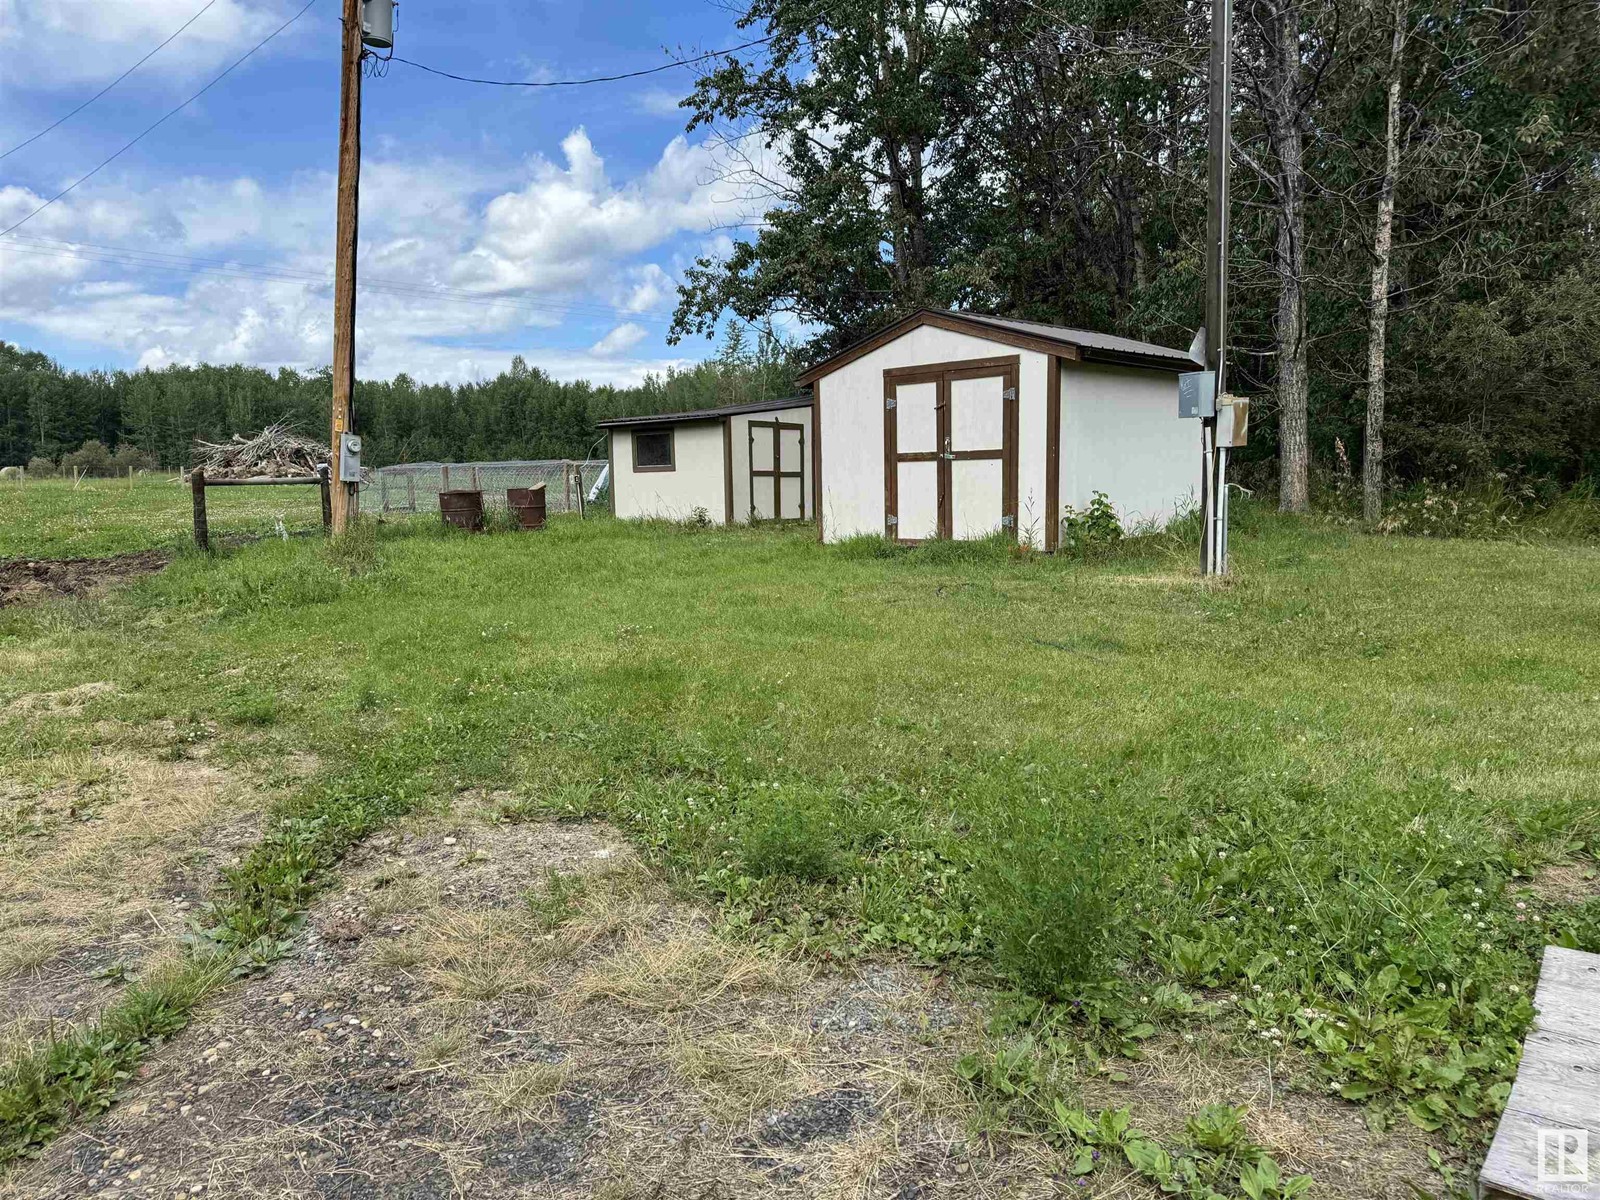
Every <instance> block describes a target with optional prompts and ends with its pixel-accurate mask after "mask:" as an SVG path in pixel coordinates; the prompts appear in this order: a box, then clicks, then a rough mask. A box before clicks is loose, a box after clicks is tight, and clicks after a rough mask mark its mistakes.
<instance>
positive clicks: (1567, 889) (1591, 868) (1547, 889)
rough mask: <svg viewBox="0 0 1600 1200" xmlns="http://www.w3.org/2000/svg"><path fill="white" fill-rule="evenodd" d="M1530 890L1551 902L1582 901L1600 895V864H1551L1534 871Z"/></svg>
mask: <svg viewBox="0 0 1600 1200" xmlns="http://www.w3.org/2000/svg"><path fill="white" fill-rule="evenodd" d="M1528 890H1529V891H1531V892H1532V893H1533V894H1534V895H1535V896H1537V897H1538V898H1539V899H1541V900H1544V901H1547V902H1549V903H1551V904H1581V903H1583V902H1584V901H1585V900H1590V899H1593V898H1594V897H1596V896H1600V867H1597V866H1596V865H1595V864H1594V863H1592V862H1584V861H1577V862H1556V863H1548V864H1546V865H1545V866H1543V867H1540V868H1539V869H1538V870H1537V871H1535V872H1534V873H1533V878H1532V879H1530V880H1529V881H1528Z"/></svg>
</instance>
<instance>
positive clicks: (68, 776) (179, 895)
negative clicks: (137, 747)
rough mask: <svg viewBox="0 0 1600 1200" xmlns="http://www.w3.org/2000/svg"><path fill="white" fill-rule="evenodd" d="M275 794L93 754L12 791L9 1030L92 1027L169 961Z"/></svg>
mask: <svg viewBox="0 0 1600 1200" xmlns="http://www.w3.org/2000/svg"><path fill="white" fill-rule="evenodd" d="M275 795H276V793H275V792H273V791H270V790H265V789H261V788H259V787H257V786H255V781H254V780H253V779H251V778H249V777H247V776H245V775H243V774H241V773H240V772H238V771H236V770H234V769H224V768H222V767H219V766H217V765H215V764H212V763H208V762H199V761H195V760H192V759H180V760H176V761H165V760H161V759H157V758H153V757H149V756H147V755H143V754H136V753H128V752H120V751H117V752H108V751H94V752H88V753H81V752H80V753H77V754H68V755H61V756H55V757H49V758H44V759H40V760H34V761H31V762H30V763H29V764H28V771H27V774H26V775H22V774H20V773H18V774H14V775H13V776H12V777H11V778H8V779H7V780H6V781H5V782H4V783H0V1022H11V1024H12V1032H13V1034H16V1033H27V1032H33V1033H36V1032H37V1031H38V1030H40V1029H42V1028H45V1027H48V1026H49V1025H51V1024H59V1023H60V1022H62V1021H72V1020H77V1019H80V1018H82V1017H85V1016H89V1015H92V1014H93V1013H94V1012H96V1011H98V1009H99V1008H100V1007H101V1006H102V1005H103V1003H104V1002H105V999H106V997H107V996H108V995H109V994H112V992H113V991H114V988H115V986H116V985H117V984H119V983H120V982H122V981H123V980H125V979H126V978H128V977H129V976H131V975H135V974H137V973H138V972H139V971H140V969H141V967H142V964H143V963H144V962H145V961H146V960H147V959H148V958H150V956H152V955H154V954H158V953H162V952H164V951H167V950H170V949H171V948H172V947H173V946H174V945H176V943H177V941H178V939H179V938H181V937H182V935H183V933H184V931H185V925H186V922H187V920H188V917H189V915H190V914H191V913H192V912H194V911H195V909H196V907H197V906H198V905H199V904H200V903H201V899H202V897H203V895H204V893H205V892H206V891H207V890H209V889H210V887H211V886H212V885H213V883H214V882H215V879H216V873H217V870H218V868H219V867H220V866H221V865H223V864H225V863H226V862H228V861H229V860H230V859H232V858H234V857H235V856H237V855H238V854H239V853H241V852H242V851H243V850H244V849H245V848H247V847H248V846H249V845H251V844H252V843H253V842H255V841H256V840H257V838H258V837H259V834H260V831H259V829H258V828H257V822H258V817H259V814H260V812H261V810H262V809H263V808H265V807H266V805H267V804H269V803H270V802H271V801H272V799H274V798H275Z"/></svg>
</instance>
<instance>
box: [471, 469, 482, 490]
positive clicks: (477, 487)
mask: <svg viewBox="0 0 1600 1200" xmlns="http://www.w3.org/2000/svg"><path fill="white" fill-rule="evenodd" d="M472 490H473V491H475V492H481V491H483V485H482V484H481V483H479V482H478V464H477V463H473V464H472Z"/></svg>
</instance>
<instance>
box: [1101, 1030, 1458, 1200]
mask: <svg viewBox="0 0 1600 1200" xmlns="http://www.w3.org/2000/svg"><path fill="white" fill-rule="evenodd" d="M1191 1036H1192V1037H1193V1040H1186V1039H1184V1038H1183V1037H1181V1036H1178V1035H1170V1036H1164V1037H1161V1038H1159V1039H1155V1040H1153V1041H1152V1042H1150V1043H1148V1044H1147V1046H1146V1049H1145V1055H1144V1058H1143V1060H1142V1061H1140V1062H1135V1063H1126V1064H1118V1065H1119V1068H1120V1069H1121V1071H1122V1072H1123V1073H1124V1074H1126V1075H1127V1080H1126V1081H1125V1082H1112V1081H1111V1080H1110V1079H1109V1078H1106V1077H1100V1078H1095V1079H1091V1080H1089V1081H1088V1082H1086V1083H1085V1086H1084V1089H1083V1099H1084V1102H1085V1104H1086V1105H1087V1106H1088V1107H1090V1108H1091V1109H1095V1108H1100V1107H1110V1108H1119V1107H1122V1106H1124V1105H1127V1106H1131V1107H1132V1109H1133V1120H1134V1124H1135V1125H1138V1126H1139V1127H1140V1128H1142V1129H1144V1130H1145V1131H1146V1132H1148V1133H1151V1134H1154V1135H1155V1136H1157V1137H1158V1138H1162V1139H1165V1140H1167V1141H1169V1143H1170V1142H1181V1141H1182V1139H1183V1135H1184V1122H1185V1120H1186V1119H1187V1118H1188V1117H1189V1116H1190V1115H1192V1114H1193V1113H1195V1112H1196V1111H1198V1110H1199V1109H1200V1108H1202V1107H1203V1106H1205V1105H1207V1104H1213V1103H1219V1102H1220V1103H1227V1104H1234V1105H1243V1106H1244V1107H1245V1108H1246V1109H1247V1110H1248V1112H1247V1114H1246V1117H1245V1124H1246V1126H1247V1127H1248V1129H1249V1131H1250V1135H1251V1137H1252V1138H1253V1139H1254V1140H1255V1141H1256V1142H1258V1143H1259V1144H1260V1145H1262V1146H1264V1147H1265V1148H1266V1150H1267V1151H1268V1153H1270V1154H1271V1155H1272V1156H1273V1157H1274V1158H1275V1159H1277V1161H1278V1163H1279V1165H1280V1166H1282V1167H1283V1168H1284V1169H1285V1170H1286V1171H1287V1172H1294V1173H1299V1172H1310V1173H1311V1174H1312V1175H1313V1177H1314V1178H1315V1180H1316V1187H1315V1189H1314V1192H1313V1194H1315V1195H1321V1196H1350V1197H1356V1196H1359V1197H1363V1198H1364V1200H1413V1198H1414V1197H1415V1196H1416V1195H1417V1193H1416V1192H1414V1191H1413V1190H1412V1189H1411V1188H1410V1186H1409V1185H1408V1182H1407V1181H1410V1182H1412V1183H1415V1184H1417V1185H1418V1186H1419V1187H1421V1188H1423V1189H1424V1190H1428V1189H1430V1188H1435V1187H1437V1184H1438V1176H1437V1175H1436V1174H1435V1172H1434V1171H1433V1169H1432V1167H1431V1166H1430V1164H1429V1162H1428V1146H1429V1143H1428V1141H1427V1139H1426V1138H1425V1137H1424V1136H1423V1134H1422V1133H1421V1132H1420V1131H1418V1130H1417V1129H1415V1128H1413V1127H1412V1126H1410V1125H1408V1124H1406V1123H1404V1122H1402V1123H1401V1124H1399V1125H1398V1126H1396V1127H1394V1128H1392V1129H1390V1130H1388V1131H1386V1132H1385V1133H1383V1134H1375V1133H1373V1132H1372V1130H1371V1129H1370V1128H1369V1127H1368V1125H1367V1122H1366V1118H1365V1116H1364V1114H1363V1113H1362V1111H1361V1110H1360V1109H1359V1108H1357V1107H1356V1106H1354V1105H1351V1104H1346V1103H1343V1102H1342V1101H1340V1100H1337V1099H1333V1098H1330V1097H1328V1096H1326V1095H1323V1094H1321V1092H1320V1091H1319V1089H1318V1088H1317V1085H1316V1084H1315V1083H1314V1082H1313V1081H1312V1075H1311V1072H1310V1070H1309V1069H1308V1067H1307V1065H1306V1064H1305V1063H1304V1062H1303V1061H1301V1059H1300V1058H1299V1056H1298V1055H1296V1054H1295V1053H1294V1052H1292V1051H1284V1052H1279V1053H1277V1054H1275V1055H1274V1056H1273V1057H1272V1058H1271V1059H1266V1060H1263V1059H1259V1058H1255V1057H1241V1056H1240V1055H1239V1053H1238V1051H1237V1049H1236V1048H1235V1047H1234V1046H1233V1045H1232V1043H1231V1040H1230V1039H1228V1038H1227V1037H1224V1036H1206V1035H1203V1034H1202V1035H1198V1036H1195V1035H1191Z"/></svg>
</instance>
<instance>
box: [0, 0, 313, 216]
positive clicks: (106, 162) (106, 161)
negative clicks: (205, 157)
mask: <svg viewBox="0 0 1600 1200" xmlns="http://www.w3.org/2000/svg"><path fill="white" fill-rule="evenodd" d="M316 2H317V0H306V3H305V7H304V8H302V9H301V10H300V11H299V12H297V13H295V14H294V16H292V17H290V18H289V19H288V20H287V21H285V22H284V23H283V24H282V25H279V26H278V27H277V28H276V29H274V30H273V31H272V32H271V33H269V34H267V36H266V37H264V38H262V39H261V40H260V41H259V42H257V43H256V44H255V45H254V46H251V47H250V49H248V50H246V51H245V52H244V53H243V54H241V55H240V56H239V57H238V58H236V59H234V60H233V62H232V63H230V64H229V65H228V67H227V68H226V69H225V70H224V71H223V72H222V73H221V74H220V75H217V76H216V77H215V78H213V79H212V80H211V82H210V83H208V84H206V85H205V87H203V88H201V89H200V90H199V91H198V92H196V93H195V94H194V95H192V96H190V97H189V98H188V99H187V100H185V101H184V102H183V103H182V104H180V105H178V106H177V107H176V108H174V109H171V110H170V111H168V112H167V114H166V115H165V116H163V117H161V118H160V119H159V120H156V121H153V122H151V123H150V124H149V125H146V126H145V127H144V129H143V130H141V131H140V132H139V134H138V135H137V136H136V137H134V138H133V140H132V141H129V142H127V143H125V144H124V145H123V146H122V148H121V149H119V150H118V151H116V153H114V154H112V155H110V156H109V157H107V158H103V159H101V160H100V162H99V163H98V164H97V165H96V166H95V168H94V169H93V170H92V171H90V172H89V173H88V174H86V175H80V176H79V177H78V178H77V179H74V180H73V181H72V182H71V183H69V184H67V186H66V187H64V188H62V189H61V190H60V191H59V192H57V193H56V194H55V195H54V196H51V197H50V199H48V200H46V201H45V202H44V203H43V204H41V205H39V207H38V208H36V209H34V210H33V211H32V212H31V213H29V214H28V215H27V216H25V217H23V218H22V220H20V221H18V222H16V223H15V224H13V225H9V226H7V227H6V228H5V229H0V237H4V236H5V235H6V234H8V233H11V232H12V231H13V230H16V229H20V228H21V227H22V226H24V225H26V224H27V223H28V222H29V221H31V220H33V219H34V218H35V217H37V216H38V215H39V214H40V213H42V212H43V211H44V210H45V209H47V208H49V207H50V206H51V205H52V204H54V203H55V202H56V201H57V200H59V199H61V197H63V196H65V195H66V194H67V193H68V192H70V191H72V189H73V188H75V187H77V186H78V185H79V184H80V183H84V182H86V181H88V180H90V179H93V178H94V177H95V176H96V175H98V174H99V173H100V172H101V171H102V170H104V169H105V168H106V167H108V166H110V165H111V164H112V163H113V162H115V161H116V160H117V159H119V158H121V157H122V155H123V154H125V153H126V152H127V151H129V150H131V149H132V148H133V147H134V146H135V145H136V144H137V143H138V142H140V141H141V140H143V138H144V137H145V136H146V135H147V134H150V133H153V132H155V130H156V129H158V128H160V127H161V126H162V125H165V124H166V123H167V122H168V121H169V120H171V119H172V118H173V117H175V116H177V115H178V114H179V113H180V112H182V111H183V110H184V109H186V108H188V107H189V105H191V104H193V103H194V102H195V101H196V100H198V99H200V97H201V96H204V95H205V94H206V93H207V92H209V91H210V90H211V89H212V88H213V87H215V86H216V85H217V84H219V83H221V82H222V81H223V80H224V79H226V78H227V77H228V76H229V75H230V74H231V73H232V72H233V70H234V68H235V67H237V66H239V65H240V64H241V63H243V62H244V61H245V60H246V59H248V58H249V57H250V56H251V55H253V54H254V53H255V52H256V51H257V50H259V49H261V47H263V46H265V45H266V44H267V43H268V42H270V41H271V40H272V39H273V38H275V37H277V36H278V35H279V34H280V33H282V32H283V31H284V30H285V29H287V28H289V26H291V25H293V24H294V23H295V22H296V21H298V20H299V19H300V18H301V17H303V16H305V14H306V13H307V12H309V11H310V9H311V6H312V5H313V4H315V3H316Z"/></svg>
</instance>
